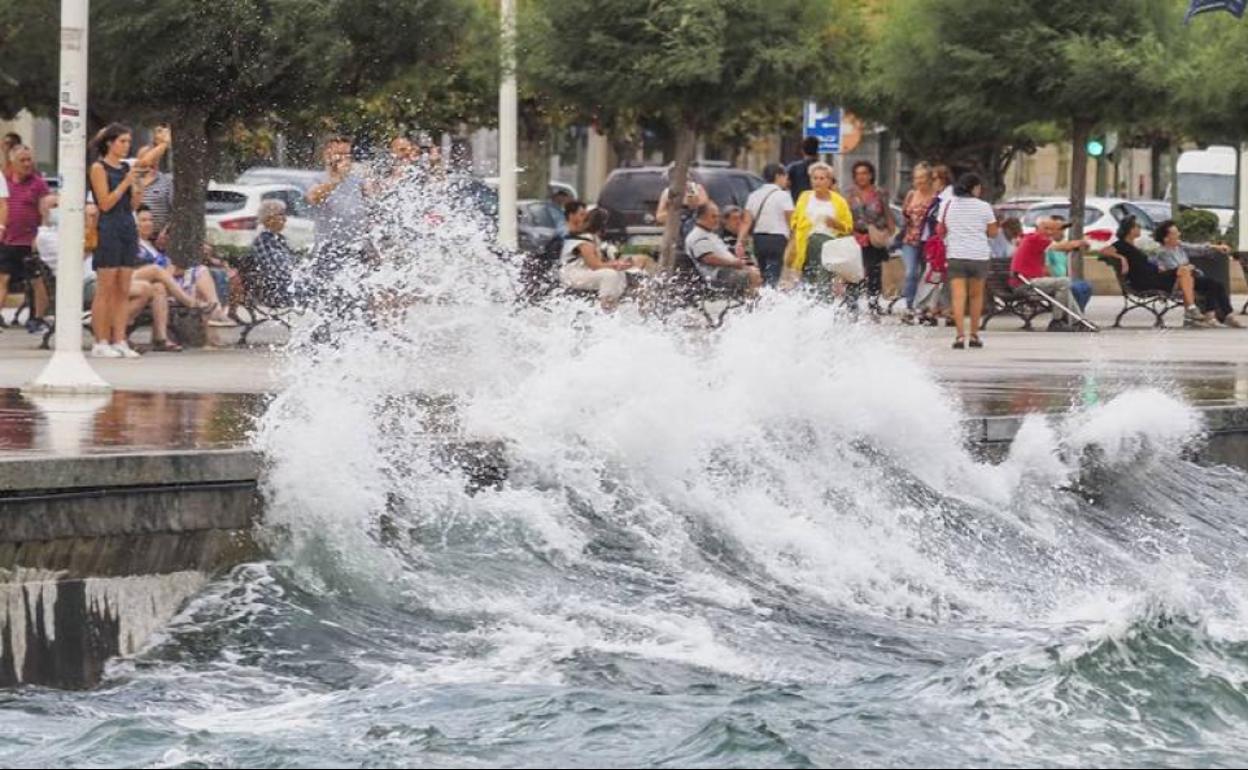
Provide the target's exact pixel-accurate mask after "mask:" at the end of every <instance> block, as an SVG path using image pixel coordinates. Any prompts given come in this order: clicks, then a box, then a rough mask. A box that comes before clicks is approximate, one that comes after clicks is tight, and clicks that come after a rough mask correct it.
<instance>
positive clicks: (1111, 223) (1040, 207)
mask: <svg viewBox="0 0 1248 770" xmlns="http://www.w3.org/2000/svg"><path fill="white" fill-rule="evenodd" d="M994 208H995V210H996V212H997V217H998V218H999V219H1006V218H1008V217H1018V219H1019V220H1021V221H1022V223H1023V232H1025V233H1029V232H1031V231H1032V230H1035V229H1036V222H1037V221H1039V220H1040V219H1042V218H1043V217H1052V216H1059V217H1061V218H1063V219H1067V220H1069V219H1070V199H1069V198H1058V197H1052V198H1012V199H1010V200H1007V201H1002V202H1001V203H998V204H997V205H996V206H995V207H994ZM1128 215H1132V216H1134V217H1135V218H1136V220H1137V221H1139V223H1140V227H1141V228H1142V229H1143V230H1144V232H1143V234H1142V235H1141V236H1140V240H1139V241H1138V242H1137V245H1139V247H1140V248H1142V249H1147V248H1148V247H1150V246H1152V245H1154V242H1153V228H1154V227H1156V224H1157V223H1156V222H1154V221H1153V218H1152V217H1151V216H1149V214H1148V212H1147V211H1145V210H1144V209H1142V208H1140V207H1139V206H1137V205H1135V203H1133V202H1132V201H1129V200H1127V199H1126V198H1093V197H1090V198H1088V199H1087V200H1086V201H1085V202H1084V208H1083V221H1084V225H1083V232H1084V233H1085V235H1087V236H1088V237H1089V239H1090V240H1110V241H1112V240H1114V238H1115V236H1116V234H1117V232H1118V223H1119V222H1121V221H1122V220H1123V219H1125V218H1126V217H1127V216H1128Z"/></svg>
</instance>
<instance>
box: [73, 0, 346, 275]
mask: <svg viewBox="0 0 1248 770" xmlns="http://www.w3.org/2000/svg"><path fill="white" fill-rule="evenodd" d="M335 8H336V6H335V5H332V4H330V5H326V4H321V3H304V2H299V0H212V2H209V1H208V0H177V1H176V2H175V1H174V0H157V1H156V2H149V3H133V2H128V1H123V0H96V2H94V3H92V9H91V16H92V18H91V32H92V39H91V61H92V66H91V73H90V86H91V100H92V103H93V104H95V105H96V108H97V109H96V111H97V112H102V113H103V114H107V115H126V116H131V117H134V118H140V119H144V118H146V119H151V120H153V121H167V122H168V123H169V124H170V126H171V127H172V129H173V137H174V163H175V169H174V172H175V173H174V202H173V212H172V214H171V223H172V225H173V227H172V230H171V236H172V238H171V251H172V254H173V257H174V258H175V259H178V260H179V261H184V262H192V261H195V260H196V259H197V257H198V253H199V244H201V243H202V242H203V238H204V191H205V189H206V186H207V182H208V172H209V169H210V168H211V166H212V162H213V155H214V150H215V146H216V143H217V141H218V140H219V138H220V137H221V135H222V133H223V132H224V131H225V129H226V127H227V126H229V125H230V124H231V123H232V122H233V121H235V120H237V119H247V118H251V117H254V116H257V115H261V114H265V113H267V112H269V111H272V110H280V109H282V108H283V107H288V106H293V105H299V104H304V103H307V102H309V101H317V100H322V101H323V99H324V94H325V93H326V89H327V88H328V87H329V84H330V83H331V80H330V74H331V73H332V72H334V66H335V65H334V63H335V62H337V61H341V60H342V59H343V58H345V55H346V53H347V52H348V47H347V46H346V45H345V44H344V43H343V42H342V40H341V38H339V37H337V36H334V35H332V34H330V31H331V24H330V21H331V18H332V13H333V11H334V9H335ZM136 41H142V47H141V50H136V49H137V46H136Z"/></svg>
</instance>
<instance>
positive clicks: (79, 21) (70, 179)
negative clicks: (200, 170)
mask: <svg viewBox="0 0 1248 770" xmlns="http://www.w3.org/2000/svg"><path fill="white" fill-rule="evenodd" d="M87 5H88V0H61V87H60V97H61V101H60V103H61V109H60V112H59V115H58V118H57V120H58V122H57V126H58V133H59V135H60V144H59V148H58V149H59V152H58V156H59V159H58V160H59V169H58V172H59V174H60V177H61V187H60V191H59V193H60V194H59V197H60V203H59V206H58V208H59V209H60V219H59V226H58V228H57V235H58V239H59V246H58V249H59V251H58V254H57V269H56V347H55V349H54V351H53V353H52V358H51V360H50V361H48V364H47V366H45V367H44V369H43V371H42V372H40V373H39V376H38V377H36V378H35V381H34V382H32V383H31V384H30V385H28V386H26V388H25V389H26V390H28V391H32V392H42V393H100V392H106V391H108V390H109V385H108V383H107V382H105V381H104V380H103V379H102V378H101V377H100V376H99V375H98V374H96V373H95V370H94V369H92V368H91V367H90V365H88V364H87V359H86V357H85V356H83V354H82V324H81V322H80V319H81V316H82V256H83V253H82V252H83V227H84V221H83V209H84V208H85V203H86V197H87V192H86V185H87V169H86V163H87V160H86V159H87V123H86V120H87V19H88V16H87Z"/></svg>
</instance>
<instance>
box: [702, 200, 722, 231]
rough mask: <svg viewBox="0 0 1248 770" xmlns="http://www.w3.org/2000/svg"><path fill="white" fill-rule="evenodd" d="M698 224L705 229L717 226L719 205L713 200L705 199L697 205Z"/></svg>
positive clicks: (712, 228)
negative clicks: (705, 200)
mask: <svg viewBox="0 0 1248 770" xmlns="http://www.w3.org/2000/svg"><path fill="white" fill-rule="evenodd" d="M698 224H699V225H701V226H702V227H704V228H706V229H707V230H714V229H716V228H718V227H719V206H718V205H716V203H715V201H707V202H706V203H703V204H702V205H701V206H698Z"/></svg>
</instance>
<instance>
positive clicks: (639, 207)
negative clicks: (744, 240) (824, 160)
mask: <svg viewBox="0 0 1248 770" xmlns="http://www.w3.org/2000/svg"><path fill="white" fill-rule="evenodd" d="M666 172H667V168H666V167H664V166H643V167H639V168H617V169H616V170H614V171H612V172H611V175H610V176H608V177H607V182H606V184H605V185H603V188H602V192H601V193H599V194H598V205H599V206H601V207H602V208H605V209H607V210H608V211H609V212H610V217H609V218H608V219H607V236H608V237H609V238H611V239H612V240H619V241H624V242H626V243H629V244H636V245H643V246H657V245H658V244H660V243H661V242H662V240H663V228H662V227H660V226H659V225H658V223H657V222H655V219H654V210H655V208H656V207H657V206H658V205H659V195H660V193H662V191H663V188H664V187H666V186H667V184H668V182H667V175H666ZM689 173H690V176H691V177H692V179H693V181H695V182H698V183H699V184H701V185H703V186H704V187H706V193H707V195H709V196H710V198H711V200H713V201H715V202H716V203H717V204H719V206H720V207H721V208H723V207H724V206H730V205H731V206H744V205H745V200H746V198H748V197H750V193H751V192H753V191H754V190H756V189H758V188H759V187H762V185H763V180H762V178H761V177H759V176H758V175H757V174H752V173H750V172H749V171H745V170H743V169H739V168H732V167H730V166H728V165H727V164H711V163H702V164H696V165H695V166H694V167H693V168H691V169H689Z"/></svg>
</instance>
